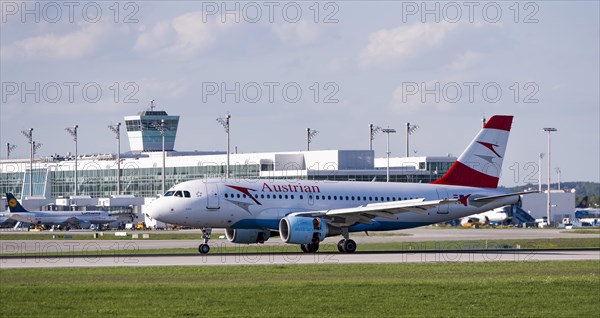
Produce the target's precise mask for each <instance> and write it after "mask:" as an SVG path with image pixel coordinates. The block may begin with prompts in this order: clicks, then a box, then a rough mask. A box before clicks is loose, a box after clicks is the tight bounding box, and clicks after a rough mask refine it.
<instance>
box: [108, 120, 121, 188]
mask: <svg viewBox="0 0 600 318" xmlns="http://www.w3.org/2000/svg"><path fill="white" fill-rule="evenodd" d="M108 128H109V129H110V130H111V131H112V132H114V133H115V135H116V139H117V195H120V194H121V123H117V124H116V125H110V126H108Z"/></svg>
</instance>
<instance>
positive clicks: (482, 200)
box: [469, 191, 539, 206]
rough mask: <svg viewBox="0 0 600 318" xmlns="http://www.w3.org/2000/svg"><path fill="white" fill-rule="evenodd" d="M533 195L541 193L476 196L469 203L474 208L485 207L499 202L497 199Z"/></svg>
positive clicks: (528, 192)
mask: <svg viewBox="0 0 600 318" xmlns="http://www.w3.org/2000/svg"><path fill="white" fill-rule="evenodd" d="M532 193H539V191H524V192H512V193H504V194H498V195H490V196H483V197H482V196H478V195H476V194H475V195H473V196H472V197H471V198H470V199H469V203H471V204H472V205H474V206H481V205H484V204H486V203H489V202H491V201H494V200H497V199H501V198H506V197H512V196H515V195H524V194H532Z"/></svg>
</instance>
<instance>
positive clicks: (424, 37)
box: [360, 22, 458, 67]
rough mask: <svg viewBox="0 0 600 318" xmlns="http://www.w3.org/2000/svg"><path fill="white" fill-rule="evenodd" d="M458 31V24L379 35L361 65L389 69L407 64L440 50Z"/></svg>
mask: <svg viewBox="0 0 600 318" xmlns="http://www.w3.org/2000/svg"><path fill="white" fill-rule="evenodd" d="M457 27H458V26H457V24H456V23H445V22H442V23H417V24H413V25H408V26H399V27H397V28H394V29H383V30H379V31H376V32H374V33H371V34H370V35H369V43H368V45H367V47H365V48H364V49H363V50H362V52H361V54H360V64H361V66H363V67H370V66H383V67H389V66H398V65H400V64H404V63H407V61H409V60H410V59H412V58H414V57H416V56H418V55H419V53H420V52H421V51H423V50H426V49H431V48H436V47H440V46H441V44H442V43H443V42H444V40H445V39H446V37H447V36H448V35H449V34H450V33H451V32H453V31H454V30H456V29H457Z"/></svg>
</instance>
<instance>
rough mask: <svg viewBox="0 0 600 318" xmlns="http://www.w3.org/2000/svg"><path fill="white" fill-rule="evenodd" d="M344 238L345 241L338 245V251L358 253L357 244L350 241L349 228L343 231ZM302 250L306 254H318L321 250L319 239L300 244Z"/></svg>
mask: <svg viewBox="0 0 600 318" xmlns="http://www.w3.org/2000/svg"><path fill="white" fill-rule="evenodd" d="M342 236H343V237H344V239H343V240H341V241H339V242H338V244H337V248H338V251H340V253H354V252H355V251H356V242H354V241H353V240H351V239H350V235H349V234H348V229H347V228H346V229H342ZM300 249H301V250H302V252H304V253H316V252H317V251H318V250H319V240H318V238H317V239H315V240H313V242H312V243H309V244H300Z"/></svg>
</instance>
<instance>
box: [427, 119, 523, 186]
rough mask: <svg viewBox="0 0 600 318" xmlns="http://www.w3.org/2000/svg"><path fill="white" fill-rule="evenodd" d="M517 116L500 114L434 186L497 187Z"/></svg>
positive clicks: (482, 130) (485, 127)
mask: <svg viewBox="0 0 600 318" xmlns="http://www.w3.org/2000/svg"><path fill="white" fill-rule="evenodd" d="M512 120H513V116H504V115H496V116H492V118H490V120H489V121H488V122H487V123H486V124H485V126H483V128H482V129H481V131H480V132H479V134H478V135H477V136H476V137H475V139H473V141H471V144H469V146H468V147H467V149H465V151H464V152H463V153H462V154H461V155H460V157H459V158H458V160H457V161H456V162H455V163H454V164H453V165H452V167H450V169H449V170H448V172H446V174H444V175H443V176H442V177H441V178H440V179H438V180H436V181H434V182H432V183H433V184H446V185H459V186H469V187H481V188H496V187H498V180H499V179H500V171H501V170H502V161H503V159H504V158H503V157H504V152H505V151H506V144H507V143H508V135H509V133H510V128H511V126H512Z"/></svg>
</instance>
